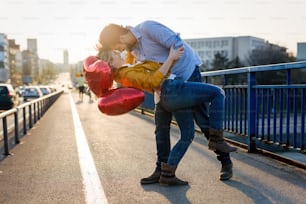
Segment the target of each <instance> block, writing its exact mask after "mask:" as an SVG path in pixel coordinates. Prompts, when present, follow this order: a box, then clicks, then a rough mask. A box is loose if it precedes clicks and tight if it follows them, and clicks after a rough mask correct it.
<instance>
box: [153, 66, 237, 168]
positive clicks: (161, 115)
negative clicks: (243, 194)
mask: <svg viewBox="0 0 306 204" xmlns="http://www.w3.org/2000/svg"><path fill="white" fill-rule="evenodd" d="M188 81H197V82H201V75H200V71H199V68H198V67H196V69H195V71H194V73H193V74H192V76H191V77H190V78H189V80H188ZM162 91H163V90H162ZM174 91H175V90H174ZM192 91H193V90H192ZM181 94H183V92H181ZM188 94H189V92H188ZM172 97H173V96H170V97H169V98H168V99H170V98H172ZM184 97H186V96H184ZM186 98H187V97H186ZM171 100H172V99H171ZM173 100H174V102H175V101H178V100H181V98H175V97H173ZM174 102H173V103H174ZM163 103H164V102H161V103H159V104H157V105H156V106H155V124H156V129H155V136H156V145H157V157H158V158H157V162H156V164H157V168H158V169H160V163H161V162H168V164H169V165H178V163H179V162H180V161H181V159H182V158H183V156H184V154H185V153H186V151H187V149H188V147H189V145H190V144H191V142H192V140H193V138H194V122H193V119H195V121H196V123H197V124H198V126H199V127H200V128H201V130H202V131H203V130H208V128H209V127H210V124H209V116H208V112H207V105H208V103H205V102H202V103H201V104H199V103H197V104H198V105H197V106H193V107H192V106H191V107H189V108H185V109H179V110H176V111H174V112H173V115H174V117H175V119H176V121H177V123H178V126H179V128H180V131H181V138H180V140H179V141H178V142H177V143H176V144H175V146H174V147H173V149H172V151H171V152H170V148H171V144H170V123H171V120H172V114H171V112H170V111H169V110H166V109H165V107H163ZM180 104H181V105H182V104H183V103H180ZM174 106H176V102H175V103H174ZM167 108H169V107H168V106H167ZM221 121H222V120H221ZM221 125H222V122H221ZM216 154H217V155H218V157H217V158H218V159H219V160H220V161H221V162H222V164H226V163H230V162H231V160H230V156H229V154H228V153H221V152H216Z"/></svg>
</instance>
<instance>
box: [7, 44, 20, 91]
mask: <svg viewBox="0 0 306 204" xmlns="http://www.w3.org/2000/svg"><path fill="white" fill-rule="evenodd" d="M19 52H20V45H18V44H16V42H15V40H14V39H9V69H10V81H11V84H12V85H13V86H14V87H17V86H19V85H21V84H22V81H21V71H20V70H18V69H17V64H18V62H17V61H18V57H16V54H17V53H19Z"/></svg>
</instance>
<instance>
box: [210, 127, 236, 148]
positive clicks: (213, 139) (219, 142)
mask: <svg viewBox="0 0 306 204" xmlns="http://www.w3.org/2000/svg"><path fill="white" fill-rule="evenodd" d="M208 148H209V149H210V150H212V151H216V150H218V151H220V152H227V153H229V152H235V151H237V148H236V147H232V146H230V145H228V144H227V143H226V142H225V140H224V138H223V131H222V130H216V129H213V128H209V142H208Z"/></svg>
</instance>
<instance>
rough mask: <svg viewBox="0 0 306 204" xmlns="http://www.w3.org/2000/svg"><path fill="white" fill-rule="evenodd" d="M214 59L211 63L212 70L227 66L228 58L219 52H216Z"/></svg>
mask: <svg viewBox="0 0 306 204" xmlns="http://www.w3.org/2000/svg"><path fill="white" fill-rule="evenodd" d="M214 57H215V58H214V60H213V61H212V63H211V66H212V67H213V68H212V70H221V69H226V68H228V59H227V57H225V56H224V55H222V54H221V53H219V52H217V53H216V54H215V56H214Z"/></svg>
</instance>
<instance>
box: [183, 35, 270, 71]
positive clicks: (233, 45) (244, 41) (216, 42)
mask: <svg viewBox="0 0 306 204" xmlns="http://www.w3.org/2000/svg"><path fill="white" fill-rule="evenodd" d="M185 41H186V42H187V43H188V44H189V45H190V46H191V47H192V48H193V49H194V50H195V51H196V52H197V53H198V55H199V56H200V58H201V59H202V62H203V63H204V64H206V66H208V67H209V66H210V64H211V62H212V61H213V59H214V56H215V54H217V53H220V54H222V55H223V56H225V57H226V58H227V59H228V60H229V61H231V60H233V59H235V58H236V57H239V59H240V61H241V62H242V63H243V64H245V65H248V62H247V57H248V55H249V54H250V52H251V51H252V50H254V49H256V48H263V47H264V46H265V45H266V42H265V40H264V39H262V38H257V37H253V36H240V37H212V38H197V39H185Z"/></svg>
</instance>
